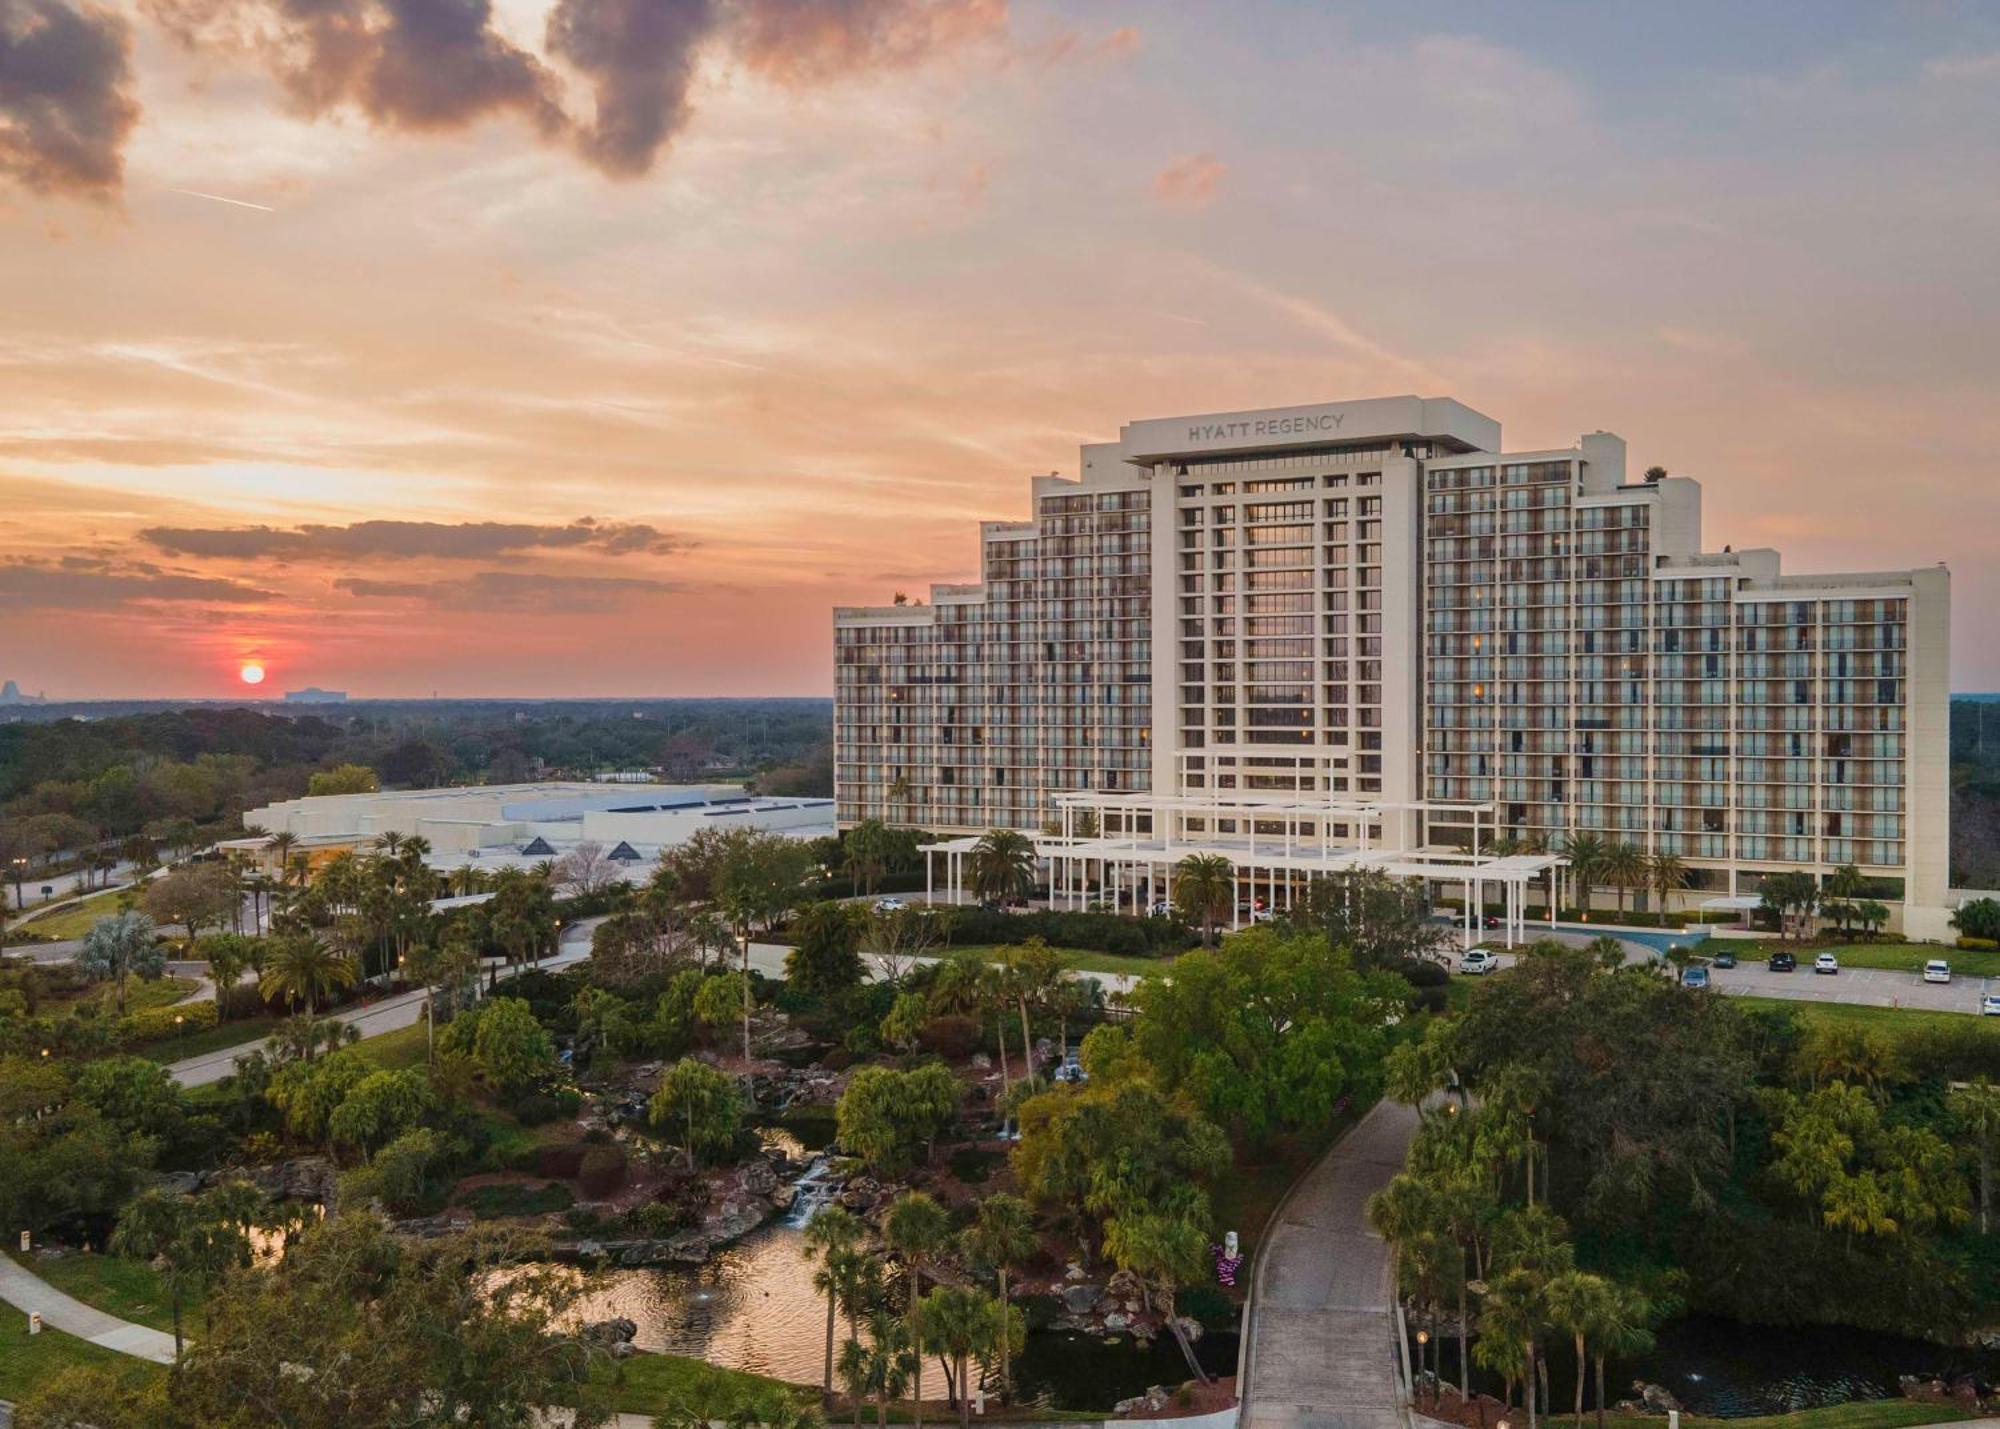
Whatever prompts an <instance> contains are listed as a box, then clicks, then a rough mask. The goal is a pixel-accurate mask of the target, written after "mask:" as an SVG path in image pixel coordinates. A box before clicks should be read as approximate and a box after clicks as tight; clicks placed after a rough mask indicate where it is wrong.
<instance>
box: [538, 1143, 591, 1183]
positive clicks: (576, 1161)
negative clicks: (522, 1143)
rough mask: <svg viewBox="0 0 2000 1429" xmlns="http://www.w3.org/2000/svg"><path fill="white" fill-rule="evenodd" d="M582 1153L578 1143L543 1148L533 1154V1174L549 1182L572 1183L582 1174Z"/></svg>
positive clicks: (580, 1145) (582, 1147)
mask: <svg viewBox="0 0 2000 1429" xmlns="http://www.w3.org/2000/svg"><path fill="white" fill-rule="evenodd" d="M583 1153H584V1146H583V1143H582V1142H580V1141H571V1142H566V1143H564V1144H563V1145H561V1146H544V1147H542V1148H540V1149H539V1150H538V1151H537V1152H536V1153H535V1174H536V1175H537V1176H542V1177H546V1178H547V1179H549V1180H551V1181H574V1180H575V1179H576V1178H577V1177H578V1176H579V1175H581V1174H582V1172H583Z"/></svg>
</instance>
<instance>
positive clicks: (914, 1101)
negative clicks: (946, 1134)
mask: <svg viewBox="0 0 2000 1429" xmlns="http://www.w3.org/2000/svg"><path fill="white" fill-rule="evenodd" d="M963 1096H964V1088H963V1087H961V1086H960V1085H959V1081H958V1078H956V1077H954V1076H953V1075H952V1074H951V1069H950V1068H949V1067H946V1066H944V1065H942V1064H941V1063H937V1062H932V1063H929V1064H927V1065H925V1066H922V1067H919V1068H917V1069H916V1070H915V1071H912V1072H904V1071H898V1070H897V1069H896V1068H894V1067H863V1068H861V1069H860V1070H859V1071H857V1072H856V1073H855V1074H854V1075H853V1077H852V1078H850V1079H849V1081H848V1083H847V1090H846V1091H844V1092H842V1093H841V1094H840V1101H839V1102H838V1103H837V1104H836V1105H835V1107H834V1126H835V1128H836V1130H837V1132H838V1136H839V1140H840V1145H841V1148H842V1149H843V1150H845V1151H847V1152H848V1153H849V1154H851V1155H854V1156H859V1157H860V1158H861V1159H862V1160H863V1161H865V1162H867V1163H868V1166H869V1167H870V1169H872V1170H875V1171H878V1172H879V1171H899V1170H902V1169H904V1168H906V1167H908V1166H909V1165H910V1163H911V1162H912V1161H914V1160H915V1159H916V1155H917V1152H918V1150H919V1149H920V1148H922V1147H924V1146H925V1145H926V1143H930V1142H934V1141H935V1140H936V1139H937V1137H938V1135H939V1134H940V1133H941V1132H943V1131H944V1129H945V1128H946V1127H947V1126H949V1125H950V1124H951V1122H952V1119H953V1118H954V1117H956V1116H957V1115H958V1108H959V1103H960V1102H961V1100H962V1099H963Z"/></svg>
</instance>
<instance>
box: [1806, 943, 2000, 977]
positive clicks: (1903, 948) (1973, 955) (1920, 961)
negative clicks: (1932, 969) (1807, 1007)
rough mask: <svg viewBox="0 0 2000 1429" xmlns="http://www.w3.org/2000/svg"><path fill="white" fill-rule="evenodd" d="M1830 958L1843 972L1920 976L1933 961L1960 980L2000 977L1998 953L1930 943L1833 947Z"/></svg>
mask: <svg viewBox="0 0 2000 1429" xmlns="http://www.w3.org/2000/svg"><path fill="white" fill-rule="evenodd" d="M1833 955H1834V956H1835V957H1837V958H1839V959H1840V965H1841V966H1842V967H1844V968H1888V969H1889V970H1890V971H1892V972H1909V973H1918V972H1922V971H1923V968H1924V964H1925V963H1927V962H1929V961H1930V960H1931V959H1932V958H1943V959H1944V960H1945V961H1946V962H1948V963H1950V964H1951V970H1952V971H1953V972H1954V973H1956V974H1958V975H1959V976H1960V977H2000V952H1994V951H1992V950H1990V949H1984V948H1982V949H1977V950H1967V949H1964V948H1944V947H1938V946H1936V945H1935V944H1930V943H1857V944H1856V945H1855V946H1854V947H1851V948H1842V947H1838V946H1836V947H1835V948H1834V949H1833Z"/></svg>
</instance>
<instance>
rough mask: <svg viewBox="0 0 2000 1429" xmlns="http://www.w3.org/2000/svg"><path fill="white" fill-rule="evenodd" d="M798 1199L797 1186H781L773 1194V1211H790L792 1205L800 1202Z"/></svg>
mask: <svg viewBox="0 0 2000 1429" xmlns="http://www.w3.org/2000/svg"><path fill="white" fill-rule="evenodd" d="M798 1198H799V1188H798V1187H797V1186H780V1187H778V1189H777V1190H775V1191H773V1192H772V1193H771V1205H772V1207H773V1209H776V1210H780V1211H789V1210H790V1209H791V1208H792V1203H793V1202H794V1201H796V1200H798Z"/></svg>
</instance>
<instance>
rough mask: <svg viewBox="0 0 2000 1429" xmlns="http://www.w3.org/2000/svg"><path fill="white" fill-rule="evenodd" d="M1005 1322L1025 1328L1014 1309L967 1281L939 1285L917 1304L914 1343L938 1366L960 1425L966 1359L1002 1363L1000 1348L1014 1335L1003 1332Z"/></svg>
mask: <svg viewBox="0 0 2000 1429" xmlns="http://www.w3.org/2000/svg"><path fill="white" fill-rule="evenodd" d="M1009 1320H1018V1321H1019V1322H1020V1324H1019V1325H1018V1326H1015V1327H1011V1328H1016V1329H1025V1327H1026V1323H1027V1317H1026V1316H1024V1315H1022V1314H1021V1312H1020V1311H1018V1310H1010V1309H1009V1307H1008V1306H1007V1305H1005V1304H1003V1303H1002V1302H1001V1301H999V1300H996V1299H994V1298H993V1297H992V1296H991V1295H988V1294H986V1293H985V1292H984V1291H982V1290H976V1289H974V1288H973V1287H971V1286H969V1285H940V1286H938V1287H937V1288H936V1289H935V1290H932V1291H930V1292H929V1293H928V1294H926V1295H925V1296H924V1297H923V1298H922V1299H921V1300H919V1301H918V1302H917V1307H916V1316H915V1322H916V1326H917V1336H918V1342H919V1344H920V1345H921V1347H922V1348H923V1349H927V1350H929V1351H930V1352H931V1353H933V1354H935V1355H936V1356H937V1357H938V1360H939V1362H940V1363H941V1364H942V1365H943V1366H944V1371H945V1393H946V1396H947V1398H948V1399H949V1400H950V1402H952V1403H954V1404H956V1405H957V1406H958V1422H959V1425H960V1429H970V1426H971V1423H972V1383H971V1363H972V1361H973V1360H974V1359H980V1360H986V1359H991V1358H998V1359H1001V1360H1002V1361H1004V1359H1005V1356H1006V1350H1005V1346H1007V1345H1008V1344H1010V1343H1012V1342H1015V1341H1017V1340H1018V1339H1019V1338H1020V1337H1019V1335H1018V1334H1015V1335H1010V1334H1009V1333H1008V1331H1009V1329H1010V1326H1009V1325H1008V1321H1009Z"/></svg>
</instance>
